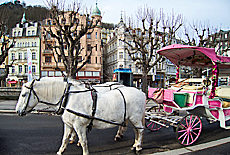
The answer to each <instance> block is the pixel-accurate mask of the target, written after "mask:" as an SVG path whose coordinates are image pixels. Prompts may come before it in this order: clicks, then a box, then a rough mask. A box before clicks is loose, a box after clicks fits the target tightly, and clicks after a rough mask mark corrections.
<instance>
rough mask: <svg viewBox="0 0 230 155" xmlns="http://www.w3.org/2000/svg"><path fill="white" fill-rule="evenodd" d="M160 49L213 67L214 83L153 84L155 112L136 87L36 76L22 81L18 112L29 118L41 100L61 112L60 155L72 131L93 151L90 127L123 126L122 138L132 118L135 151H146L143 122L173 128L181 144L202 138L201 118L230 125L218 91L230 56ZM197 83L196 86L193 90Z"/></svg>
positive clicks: (177, 60)
mask: <svg viewBox="0 0 230 155" xmlns="http://www.w3.org/2000/svg"><path fill="white" fill-rule="evenodd" d="M158 53H159V54H161V55H164V56H166V57H167V58H168V59H169V60H170V61H171V62H172V63H174V64H175V65H176V66H179V65H184V66H192V67H208V68H210V67H212V68H213V70H212V72H213V77H212V85H211V86H209V85H210V80H209V79H206V80H204V81H203V83H204V85H202V86H201V85H196V86H193V85H191V86H190V85H188V86H186V85H184V84H192V83H193V82H191V81H189V80H188V79H186V80H184V81H180V82H179V83H177V85H174V86H173V87H171V88H170V89H169V88H168V89H159V88H149V92H148V97H149V98H153V99H154V101H156V102H157V103H158V106H159V107H160V108H158V110H157V111H155V110H154V109H156V107H155V106H153V107H151V108H149V109H145V107H146V97H145V94H144V93H143V92H142V91H140V90H138V89H136V88H133V87H126V86H123V85H119V86H116V85H114V84H112V85H110V84H109V85H108V84H101V85H98V86H95V87H94V88H92V87H89V88H87V87H86V85H85V84H83V83H80V82H77V81H69V82H63V81H60V80H52V81H46V80H44V81H42V80H41V81H36V80H33V81H32V82H28V83H25V84H24V85H23V87H22V91H21V94H20V97H19V100H18V103H17V106H16V112H17V113H18V115H20V116H24V115H26V114H27V113H29V112H31V111H32V110H33V108H34V107H35V106H36V105H37V104H38V103H44V104H47V105H49V106H52V107H53V108H54V109H55V112H56V113H57V114H61V117H62V120H63V122H64V135H63V139H62V145H61V147H60V148H59V151H58V152H57V154H62V153H63V152H64V150H65V149H66V147H67V144H68V142H69V138H70V135H71V133H73V131H76V133H77V136H78V138H79V142H80V144H81V147H82V151H83V155H88V154H89V151H88V145H87V138H86V130H87V129H89V130H90V129H91V128H98V129H104V128H111V127H114V126H117V125H119V129H118V132H117V135H116V137H120V136H122V135H123V127H125V126H126V124H127V121H129V122H130V124H131V125H132V126H133V129H134V131H135V141H134V144H133V146H132V149H134V150H136V152H139V151H140V150H141V149H142V147H141V144H142V141H143V140H142V138H143V133H144V129H145V127H144V121H146V128H148V129H150V130H151V131H155V130H159V129H160V128H161V127H169V125H171V126H173V127H174V128H175V131H176V135H177V139H178V141H179V142H180V143H181V144H182V145H191V144H193V143H194V142H195V141H196V140H197V139H198V137H199V136H200V133H201V130H202V121H201V117H205V118H207V119H208V120H210V121H212V122H213V121H220V126H221V127H222V128H226V129H228V128H229V127H226V125H225V122H226V121H227V120H229V118H230V107H228V106H224V105H225V104H224V103H225V102H226V101H224V99H225V98H226V96H225V97H222V98H221V94H222V93H218V92H217V93H216V88H217V82H218V73H219V71H221V70H219V69H223V70H224V69H227V68H229V67H230V63H229V62H230V58H229V57H221V56H217V55H216V54H215V51H214V49H207V48H199V47H191V46H184V45H171V46H168V47H165V48H162V49H161V50H159V51H158ZM177 75H178V74H177ZM192 87H193V88H194V87H195V89H194V90H193V89H191V88H192ZM226 89H227V88H226ZM220 90H221V89H220ZM216 94H218V96H217V95H216ZM227 95H228V94H227ZM161 107H162V109H161ZM111 109H112V110H111ZM181 111H185V112H186V113H187V115H186V116H180V115H178V114H179V113H180V112H181Z"/></svg>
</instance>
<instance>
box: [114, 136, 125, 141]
mask: <svg viewBox="0 0 230 155" xmlns="http://www.w3.org/2000/svg"><path fill="white" fill-rule="evenodd" d="M121 138H123V135H121V136H116V137H115V138H114V140H115V141H118V140H120V139H121Z"/></svg>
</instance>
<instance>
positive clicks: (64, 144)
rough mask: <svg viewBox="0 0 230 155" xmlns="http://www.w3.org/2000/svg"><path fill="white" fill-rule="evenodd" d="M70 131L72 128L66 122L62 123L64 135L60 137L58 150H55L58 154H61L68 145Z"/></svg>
mask: <svg viewBox="0 0 230 155" xmlns="http://www.w3.org/2000/svg"><path fill="white" fill-rule="evenodd" d="M72 131H73V128H71V127H70V126H68V125H67V124H64V135H63V138H62V144H61V147H60V148H59V150H58V152H57V154H58V155H61V154H62V153H63V152H64V151H65V149H66V147H67V145H68V141H69V138H70V134H71V132H72Z"/></svg>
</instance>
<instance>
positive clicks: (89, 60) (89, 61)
mask: <svg viewBox="0 0 230 155" xmlns="http://www.w3.org/2000/svg"><path fill="white" fill-rule="evenodd" d="M88 58H89V59H88V64H91V57H90V56H89V57H88Z"/></svg>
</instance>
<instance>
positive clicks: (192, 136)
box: [176, 114, 202, 146]
mask: <svg viewBox="0 0 230 155" xmlns="http://www.w3.org/2000/svg"><path fill="white" fill-rule="evenodd" d="M201 130H202V122H201V119H200V117H199V116H197V115H194V114H188V115H186V116H185V117H183V118H182V119H181V120H180V122H179V123H178V125H177V128H176V137H177V140H178V141H179V143H180V144H182V145H186V146H188V145H191V144H193V143H194V142H195V141H196V140H197V139H198V137H199V136H200V134H201Z"/></svg>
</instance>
